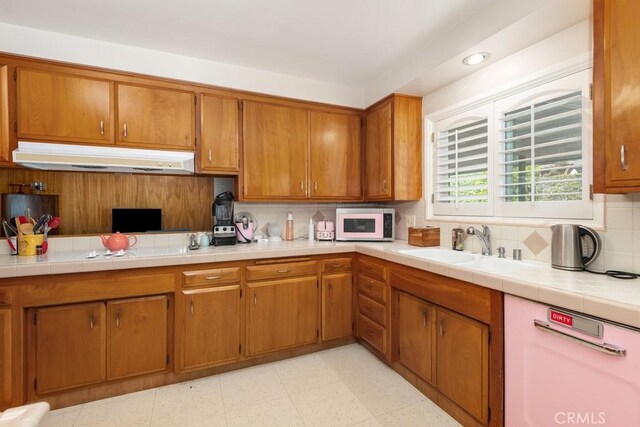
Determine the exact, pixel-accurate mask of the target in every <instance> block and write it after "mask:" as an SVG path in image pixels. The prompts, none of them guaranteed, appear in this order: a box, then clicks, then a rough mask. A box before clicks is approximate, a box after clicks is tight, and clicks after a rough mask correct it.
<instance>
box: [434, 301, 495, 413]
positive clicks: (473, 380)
mask: <svg viewBox="0 0 640 427" xmlns="http://www.w3.org/2000/svg"><path fill="white" fill-rule="evenodd" d="M437 312H438V315H437V331H438V332H437V342H436V348H437V351H436V353H437V354H436V361H437V362H436V366H437V367H436V381H437V387H438V389H439V390H440V391H441V392H442V393H444V394H445V395H446V396H448V397H449V398H450V399H451V400H453V401H455V402H456V403H458V404H459V405H460V406H461V407H462V408H464V409H465V410H466V411H467V412H469V413H470V414H471V415H473V416H474V417H476V418H477V419H479V420H480V421H483V422H487V413H488V409H489V404H488V395H489V328H488V326H487V325H485V324H482V323H480V322H476V321H475V320H472V319H469V318H468V317H465V316H463V315H461V314H457V313H454V312H451V311H448V310H444V309H442V308H438V309H437Z"/></svg>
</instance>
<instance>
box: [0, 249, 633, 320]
mask: <svg viewBox="0 0 640 427" xmlns="http://www.w3.org/2000/svg"><path fill="white" fill-rule="evenodd" d="M410 249H414V250H415V249H420V248H417V247H415V246H409V245H408V244H407V243H406V241H396V242H393V243H389V242H384V243H364V242H344V243H343V242H308V241H306V240H304V241H302V240H300V241H293V242H286V241H284V242H271V243H251V244H246V245H242V244H238V245H235V246H219V247H214V246H208V247H204V248H200V249H198V250H194V251H189V250H187V249H186V247H185V246H175V245H174V246H159V247H152V246H146V247H145V246H141V247H139V248H137V247H134V248H132V249H131V250H129V251H127V253H126V254H125V255H124V256H121V257H115V256H113V255H111V256H105V255H104V250H103V249H99V248H98V247H93V248H90V247H89V246H86V247H84V246H82V247H78V248H76V250H74V249H73V247H71V246H64V245H58V246H57V247H56V250H55V251H52V252H50V253H48V254H46V255H40V256H33V257H24V256H11V255H0V278H10V277H22V276H35V275H45V274H61V273H78V272H89V271H101V270H116V269H128V268H141V267H158V266H170V265H189V264H200V263H210V262H224V261H240V260H249V259H260V258H275V257H292V256H307V255H324V254H339V253H344V252H358V253H361V254H365V255H370V256H374V257H378V258H381V259H384V260H387V261H391V262H396V263H398V264H403V265H406V266H410V267H414V268H418V269H421V270H425V271H430V272H433V273H437V274H441V275H444V276H449V277H453V278H456V279H460V280H464V281H467V282H471V283H475V284H478V285H481V286H485V287H487V288H491V289H496V290H499V291H503V292H505V293H509V294H512V295H516V296H520V297H523V298H528V299H531V300H535V301H540V302H543V303H547V304H553V305H556V306H558V307H564V308H568V309H571V310H575V311H579V312H582V313H587V314H591V315H594V316H598V317H602V318H605V319H608V320H612V321H615V322H620V323H623V324H627V325H631V326H635V327H640V279H635V280H620V279H615V278H611V277H607V276H601V275H595V274H590V273H587V272H568V271H562V270H556V269H553V268H551V265H550V264H548V263H542V262H536V261H513V260H508V261H507V263H505V264H502V262H503V261H504V260H495V261H494V259H495V257H493V259H491V260H488V261H490V262H485V261H487V260H486V259H483V257H481V256H475V259H481V260H483V262H480V263H478V262H466V263H464V262H463V263H457V264H454V263H451V262H439V261H432V260H426V259H424V258H419V257H417V256H412V255H410V254H405V253H402V252H401V251H406V250H410ZM443 249H445V248H443ZM90 250H95V251H96V252H97V253H98V256H97V257H95V258H93V259H89V258H87V255H89V252H90ZM447 250H448V249H447ZM502 266H505V267H504V268H502Z"/></svg>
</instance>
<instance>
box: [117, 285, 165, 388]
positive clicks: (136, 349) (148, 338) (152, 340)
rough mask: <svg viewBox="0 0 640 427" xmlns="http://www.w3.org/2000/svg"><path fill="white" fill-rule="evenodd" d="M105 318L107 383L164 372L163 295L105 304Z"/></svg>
mask: <svg viewBox="0 0 640 427" xmlns="http://www.w3.org/2000/svg"><path fill="white" fill-rule="evenodd" d="M107 319H108V320H109V323H108V344H107V378H108V379H109V380H112V379H116V378H124V377H130V376H133V375H140V374H146V373H150V372H158V371H164V370H165V369H166V367H167V297H166V295H162V296H157V297H148V298H136V299H130V300H121V301H109V302H108V303H107Z"/></svg>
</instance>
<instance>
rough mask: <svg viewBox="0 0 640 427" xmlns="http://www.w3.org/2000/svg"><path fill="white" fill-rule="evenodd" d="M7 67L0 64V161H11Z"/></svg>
mask: <svg viewBox="0 0 640 427" xmlns="http://www.w3.org/2000/svg"><path fill="white" fill-rule="evenodd" d="M9 132H10V130H9V67H8V66H7V65H4V64H0V162H3V163H5V162H11V160H12V159H11V147H10V146H9V143H10V142H9Z"/></svg>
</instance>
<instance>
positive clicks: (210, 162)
mask: <svg viewBox="0 0 640 427" xmlns="http://www.w3.org/2000/svg"><path fill="white" fill-rule="evenodd" d="M209 164H211V148H209Z"/></svg>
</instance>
